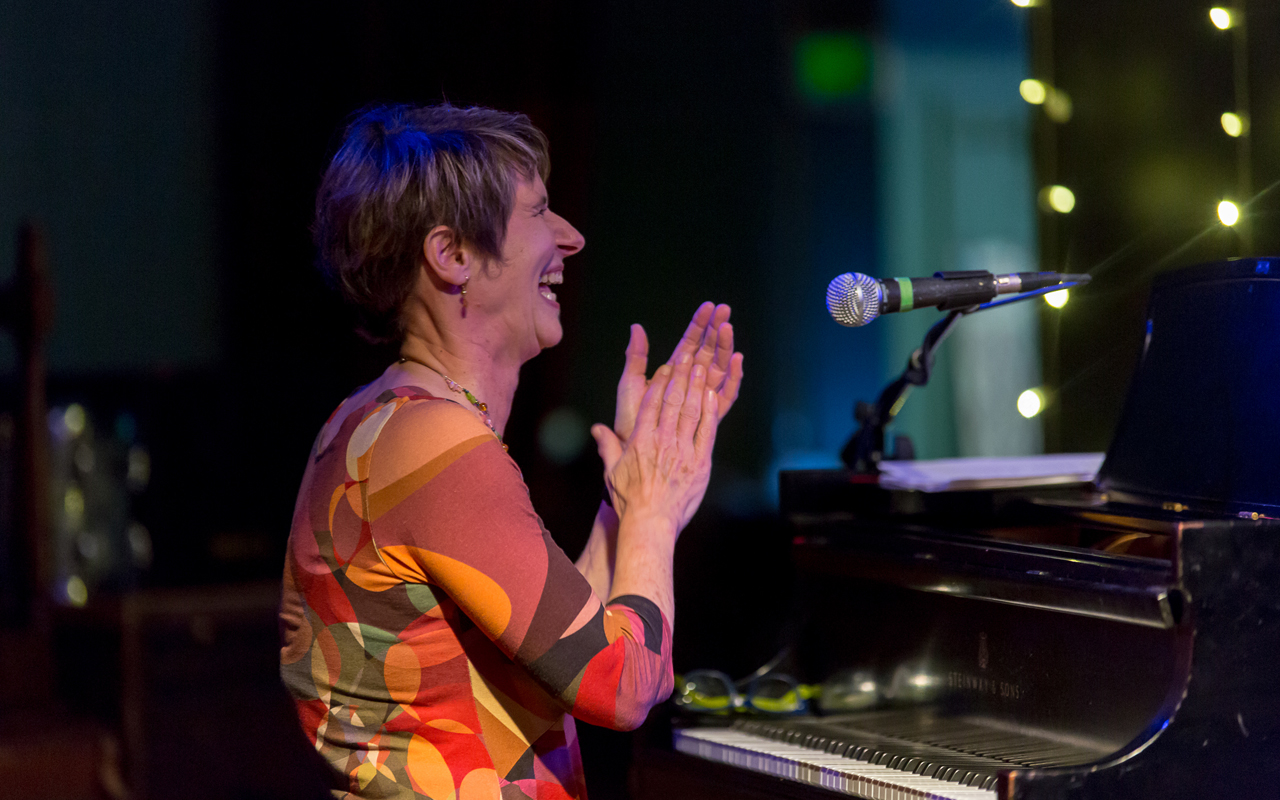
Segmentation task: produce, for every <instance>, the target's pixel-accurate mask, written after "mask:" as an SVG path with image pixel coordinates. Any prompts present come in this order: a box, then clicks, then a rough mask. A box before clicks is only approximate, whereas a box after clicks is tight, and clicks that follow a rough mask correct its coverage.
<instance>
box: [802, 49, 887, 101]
mask: <svg viewBox="0 0 1280 800" xmlns="http://www.w3.org/2000/svg"><path fill="white" fill-rule="evenodd" d="M871 62H872V58H871V43H870V42H869V41H868V40H867V39H866V37H864V36H861V35H859V34H856V33H842V32H832V31H827V32H822V33H808V34H805V35H804V36H802V37H801V38H800V40H799V41H798V42H796V51H795V72H796V87H797V89H798V90H799V92H800V95H801V96H802V97H804V98H806V99H808V100H813V101H816V102H833V101H841V100H852V99H855V98H860V97H864V96H866V94H867V92H868V90H869V89H870V88H871Z"/></svg>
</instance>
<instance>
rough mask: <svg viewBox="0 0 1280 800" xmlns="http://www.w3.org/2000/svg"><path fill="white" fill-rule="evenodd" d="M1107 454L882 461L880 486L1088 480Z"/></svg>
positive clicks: (931, 488) (930, 488) (935, 487)
mask: <svg viewBox="0 0 1280 800" xmlns="http://www.w3.org/2000/svg"><path fill="white" fill-rule="evenodd" d="M1105 456H1106V453H1051V454H1047V455H1039V456H1009V457H1003V458H938V459H933V460H931V461H881V462H880V485H881V486H883V487H884V488H886V489H915V490H917V491H921V492H943V491H964V490H968V489H1016V488H1021V487H1024V486H1053V485H1055V484H1063V483H1080V482H1088V481H1091V480H1093V479H1094V477H1095V476H1096V475H1097V474H1098V468H1099V467H1101V466H1102V459H1103V458H1104V457H1105Z"/></svg>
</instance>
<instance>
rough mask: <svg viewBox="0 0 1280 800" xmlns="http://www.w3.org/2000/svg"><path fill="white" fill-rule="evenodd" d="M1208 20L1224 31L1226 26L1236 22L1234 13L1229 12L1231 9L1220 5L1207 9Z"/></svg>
mask: <svg viewBox="0 0 1280 800" xmlns="http://www.w3.org/2000/svg"><path fill="white" fill-rule="evenodd" d="M1209 21H1210V22H1212V23H1213V24H1214V26H1216V27H1217V28H1218V30H1220V31H1225V30H1226V29H1227V28H1230V27H1231V26H1232V25H1235V24H1236V21H1235V15H1233V14H1232V13H1231V10H1230V9H1227V8H1222V7H1221V6H1215V7H1213V8H1211V9H1209Z"/></svg>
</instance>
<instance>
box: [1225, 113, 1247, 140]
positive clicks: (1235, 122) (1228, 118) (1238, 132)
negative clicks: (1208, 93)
mask: <svg viewBox="0 0 1280 800" xmlns="http://www.w3.org/2000/svg"><path fill="white" fill-rule="evenodd" d="M1244 128H1245V125H1244V118H1243V117H1241V116H1240V115H1239V114H1233V113H1231V112H1230V111H1228V112H1227V113H1225V114H1223V115H1222V129H1223V130H1224V131H1226V132H1227V135H1228V136H1231V137H1233V138H1234V137H1236V136H1243V135H1244Z"/></svg>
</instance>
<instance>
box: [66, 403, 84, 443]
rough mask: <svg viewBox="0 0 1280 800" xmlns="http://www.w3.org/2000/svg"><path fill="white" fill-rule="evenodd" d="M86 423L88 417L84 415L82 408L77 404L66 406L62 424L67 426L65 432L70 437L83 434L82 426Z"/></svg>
mask: <svg viewBox="0 0 1280 800" xmlns="http://www.w3.org/2000/svg"><path fill="white" fill-rule="evenodd" d="M88 421H89V417H88V415H87V414H85V411H84V406H82V405H80V404H79V403H72V404H71V405H69V406H67V410H66V411H65V412H64V413H63V415H62V424H63V425H65V426H67V432H68V433H70V434H71V435H72V436H79V435H80V434H82V433H84V426H85V424H86V423H87V422H88Z"/></svg>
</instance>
